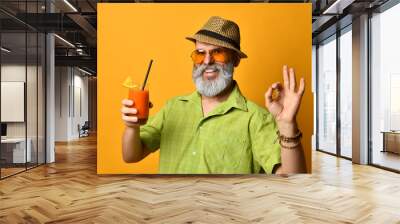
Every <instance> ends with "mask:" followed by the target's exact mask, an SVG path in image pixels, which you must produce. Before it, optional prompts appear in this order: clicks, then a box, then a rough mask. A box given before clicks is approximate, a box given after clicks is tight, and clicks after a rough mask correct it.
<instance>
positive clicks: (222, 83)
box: [192, 63, 234, 97]
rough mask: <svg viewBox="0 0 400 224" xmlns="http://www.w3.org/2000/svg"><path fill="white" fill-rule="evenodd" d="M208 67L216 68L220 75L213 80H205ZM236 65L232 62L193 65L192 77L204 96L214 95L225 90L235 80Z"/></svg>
mask: <svg viewBox="0 0 400 224" xmlns="http://www.w3.org/2000/svg"><path fill="white" fill-rule="evenodd" d="M206 69H216V70H217V71H218V76H217V77H216V78H215V79H213V80H203V72H204V71H205V70H206ZM233 70H234V66H233V64H232V63H229V64H226V66H222V65H219V64H213V65H205V64H202V65H199V66H197V67H196V66H193V72H192V79H193V82H194V83H195V85H196V89H197V91H198V92H199V93H200V94H201V95H204V96H207V97H214V96H216V95H218V94H220V93H221V92H222V91H224V90H225V89H226V88H227V87H229V86H230V84H231V83H232V81H233V78H232V77H233Z"/></svg>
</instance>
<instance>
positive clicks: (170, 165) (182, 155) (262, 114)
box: [140, 84, 281, 174]
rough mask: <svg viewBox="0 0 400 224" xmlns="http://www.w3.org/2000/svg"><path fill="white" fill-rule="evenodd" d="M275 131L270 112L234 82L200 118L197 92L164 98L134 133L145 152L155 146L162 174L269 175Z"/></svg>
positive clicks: (276, 155) (275, 158)
mask: <svg viewBox="0 0 400 224" xmlns="http://www.w3.org/2000/svg"><path fill="white" fill-rule="evenodd" d="M276 131H277V126H276V123H275V120H274V118H273V116H272V115H271V114H270V113H269V112H268V111H267V110H266V109H264V108H262V107H260V106H258V105H256V104H255V103H253V102H251V101H249V100H246V99H245V98H244V97H243V95H242V94H241V93H240V90H239V87H238V86H237V84H235V87H234V88H233V90H232V92H231V93H230V96H229V97H228V99H227V100H226V101H224V102H222V103H220V104H219V105H218V106H217V107H216V108H214V109H213V110H212V111H211V112H210V113H209V114H208V115H207V116H206V117H204V116H203V111H202V106H201V95H200V94H199V93H198V92H197V91H196V92H194V93H192V94H191V95H188V96H179V97H175V98H173V99H171V100H169V101H167V103H166V105H165V106H164V107H163V108H162V109H161V110H160V111H159V112H158V113H157V114H156V115H155V116H153V117H151V118H150V119H149V120H148V122H147V124H146V125H143V126H141V128H140V138H141V141H142V143H144V144H145V146H146V148H147V149H148V150H151V152H154V151H156V150H157V149H159V148H160V161H159V163H160V164H159V172H160V173H162V174H163V173H164V174H166V173H169V174H170V173H174V174H183V173H184V174H210V173H212V174H248V173H259V172H260V171H261V168H263V170H264V171H265V172H266V173H268V174H270V173H272V169H273V167H274V165H276V164H279V163H280V160H281V152H280V145H279V143H278V141H277V133H276Z"/></svg>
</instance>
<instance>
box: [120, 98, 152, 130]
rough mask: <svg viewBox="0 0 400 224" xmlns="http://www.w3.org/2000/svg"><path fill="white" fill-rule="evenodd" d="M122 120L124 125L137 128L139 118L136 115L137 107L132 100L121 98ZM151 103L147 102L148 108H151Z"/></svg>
mask: <svg viewBox="0 0 400 224" xmlns="http://www.w3.org/2000/svg"><path fill="white" fill-rule="evenodd" d="M121 103H122V108H121V114H122V120H123V121H124V123H125V125H126V126H127V127H130V128H139V126H140V124H139V122H138V121H139V119H138V117H137V116H136V114H137V108H136V107H135V105H134V103H135V102H133V100H129V99H123V100H122V102H121ZM152 107H153V104H152V103H151V102H149V108H152Z"/></svg>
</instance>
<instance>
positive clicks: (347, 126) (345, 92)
mask: <svg viewBox="0 0 400 224" xmlns="http://www.w3.org/2000/svg"><path fill="white" fill-rule="evenodd" d="M339 41H340V155H341V156H344V157H348V158H351V157H352V148H351V141H352V138H351V136H352V125H351V124H352V96H353V94H352V74H353V72H352V49H351V48H352V35H351V26H349V27H347V28H346V29H344V30H343V31H342V34H341V36H340V40H339Z"/></svg>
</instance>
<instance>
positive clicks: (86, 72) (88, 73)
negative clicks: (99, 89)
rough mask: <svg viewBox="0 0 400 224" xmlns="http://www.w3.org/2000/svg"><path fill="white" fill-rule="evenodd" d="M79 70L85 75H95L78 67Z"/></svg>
mask: <svg viewBox="0 0 400 224" xmlns="http://www.w3.org/2000/svg"><path fill="white" fill-rule="evenodd" d="M78 70H79V71H81V72H83V73H85V74H87V75H93V74H92V73H90V72H88V71H86V70H83V69H81V68H79V67H78Z"/></svg>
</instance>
